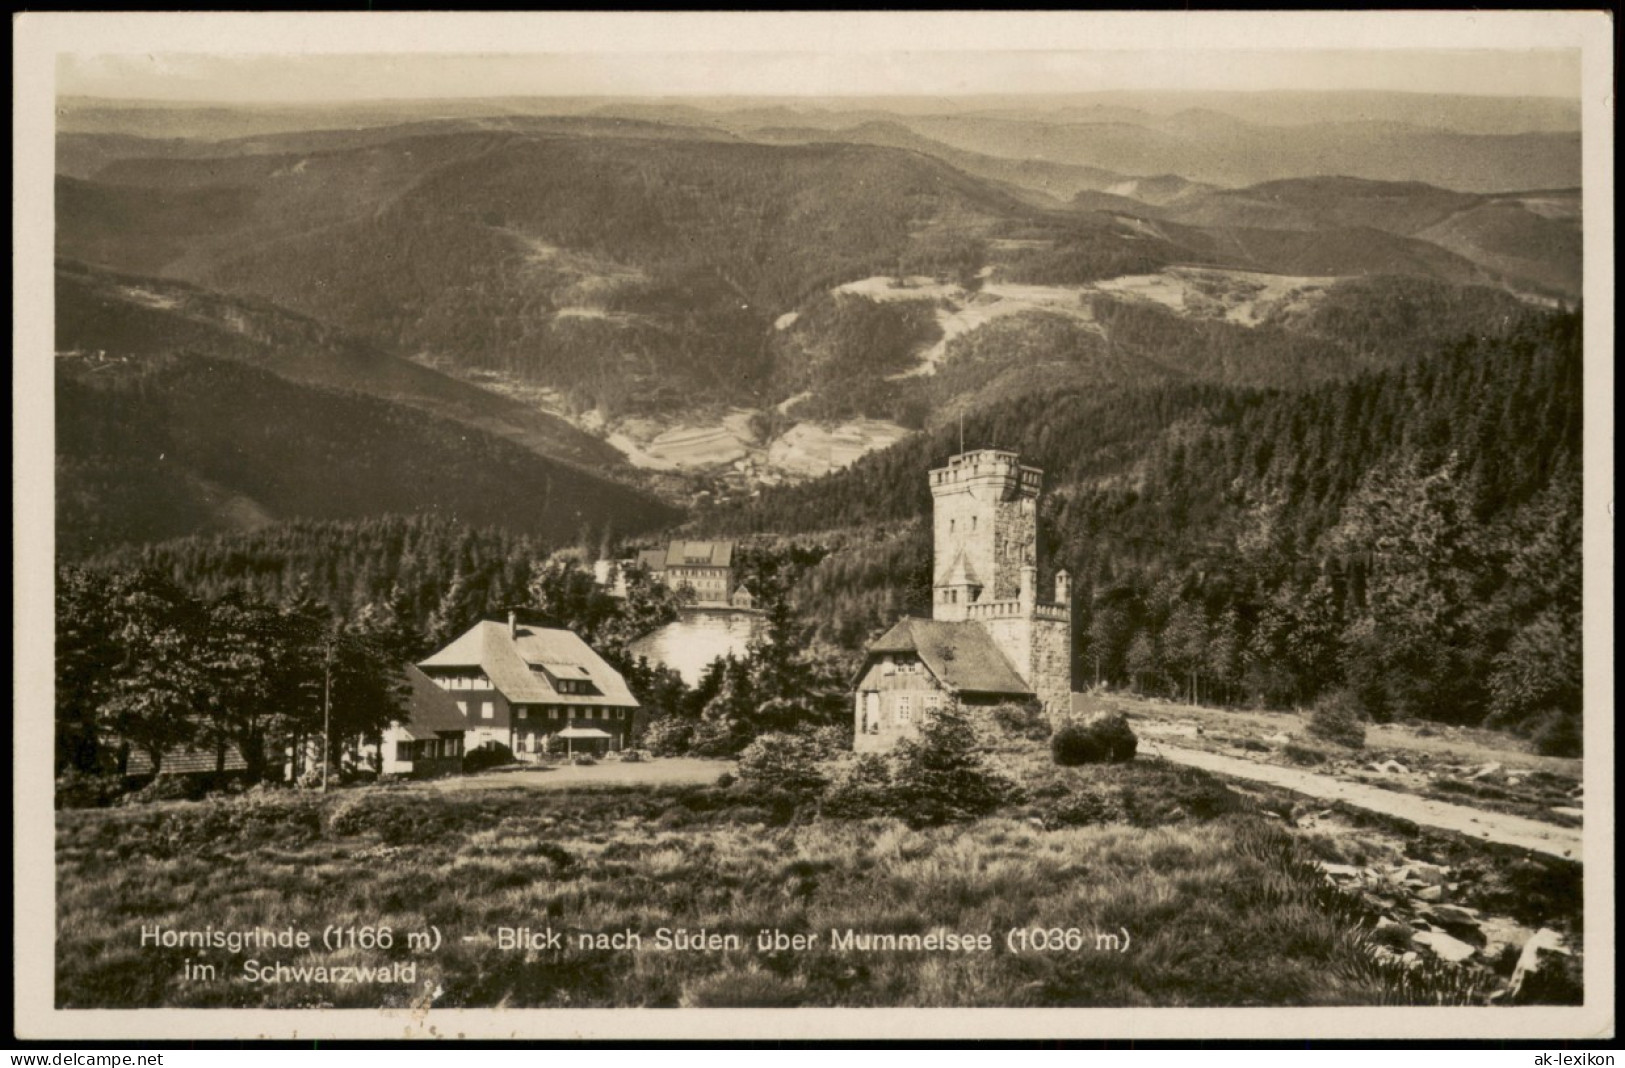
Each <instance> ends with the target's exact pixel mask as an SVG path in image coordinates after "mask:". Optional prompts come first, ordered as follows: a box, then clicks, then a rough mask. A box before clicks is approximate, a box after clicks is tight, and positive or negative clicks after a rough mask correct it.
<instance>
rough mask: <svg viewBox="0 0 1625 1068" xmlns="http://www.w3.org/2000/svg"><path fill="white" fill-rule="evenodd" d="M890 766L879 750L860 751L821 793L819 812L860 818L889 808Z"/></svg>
mask: <svg viewBox="0 0 1625 1068" xmlns="http://www.w3.org/2000/svg"><path fill="white" fill-rule="evenodd" d="M892 807H893V798H892V779H891V768H890V767H888V766H887V764H886V758H885V757H883V756H881V755H880V754H879V753H864V754H863V755H862V756H860V757H858V758H857V759H856V760H854V761H852V763H850V764H848V765H847V766H846V768H845V769H844V770H843V771H842V773H841V775H840V776H839V777H838V778H836V779H835V780H834V781H833V782H831V783H830V784H829V789H827V790H826V791H825V792H824V805H823V809H822V811H823V814H824V815H826V816H831V817H834V818H835V819H845V820H863V819H870V818H871V817H875V816H884V815H887V814H889V813H890V812H891V811H892Z"/></svg>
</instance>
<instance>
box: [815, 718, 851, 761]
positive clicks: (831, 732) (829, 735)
mask: <svg viewBox="0 0 1625 1068" xmlns="http://www.w3.org/2000/svg"><path fill="white" fill-rule="evenodd" d="M807 737H809V738H811V739H812V742H813V744H814V745H815V746H816V747H817V748H818V752H819V753H820V754H821V755H822V756H823V758H824V759H826V760H829V759H833V758H835V757H839V756H844V755H845V754H847V753H850V752H851V751H852V728H851V726H850V725H847V726H835V725H827V726H823V727H817V728H814V729H813V730H811V731H809V732H808V734H807Z"/></svg>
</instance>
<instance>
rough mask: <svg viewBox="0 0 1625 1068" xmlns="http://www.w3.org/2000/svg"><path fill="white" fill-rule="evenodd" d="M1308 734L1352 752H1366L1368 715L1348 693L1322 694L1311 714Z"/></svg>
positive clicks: (1336, 691)
mask: <svg viewBox="0 0 1625 1068" xmlns="http://www.w3.org/2000/svg"><path fill="white" fill-rule="evenodd" d="M1309 733H1310V734H1312V735H1314V736H1315V737H1316V738H1320V739H1323V740H1324V741H1328V742H1331V743H1333V744H1334V745H1341V746H1344V747H1346V748H1349V749H1363V748H1365V711H1364V709H1363V708H1362V707H1361V706H1360V700H1359V698H1357V697H1356V696H1355V695H1354V694H1352V693H1350V692H1349V691H1348V690H1333V691H1332V692H1330V693H1327V694H1322V695H1321V697H1320V699H1319V700H1317V701H1316V702H1315V707H1314V711H1312V712H1310V713H1309Z"/></svg>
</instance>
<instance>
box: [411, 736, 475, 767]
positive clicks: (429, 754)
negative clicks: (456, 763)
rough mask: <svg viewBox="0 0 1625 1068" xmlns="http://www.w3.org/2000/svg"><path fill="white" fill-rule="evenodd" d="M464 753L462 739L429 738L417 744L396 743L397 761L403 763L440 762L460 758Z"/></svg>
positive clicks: (416, 742)
mask: <svg viewBox="0 0 1625 1068" xmlns="http://www.w3.org/2000/svg"><path fill="white" fill-rule="evenodd" d="M462 751H463V740H462V739H461V738H429V739H425V740H422V741H415V742H396V743H395V759H396V760H401V761H408V762H410V761H413V760H438V759H439V758H441V757H454V756H458V755H460V754H461V753H462Z"/></svg>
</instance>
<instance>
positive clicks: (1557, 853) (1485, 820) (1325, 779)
mask: <svg viewBox="0 0 1625 1068" xmlns="http://www.w3.org/2000/svg"><path fill="white" fill-rule="evenodd" d="M1140 752H1141V753H1142V754H1144V755H1149V756H1160V757H1163V758H1164V759H1167V760H1171V761H1173V762H1174V763H1176V764H1186V765H1189V766H1190V767H1193V768H1201V769H1203V770H1204V771H1211V772H1214V773H1216V774H1219V775H1228V776H1231V777H1232V778H1237V779H1250V780H1251V781H1253V782H1261V783H1268V784H1269V785H1271V786H1279V787H1281V788H1283V789H1287V790H1291V791H1292V792H1293V793H1298V794H1304V795H1306V796H1308V797H1315V798H1320V799H1321V800H1324V801H1342V802H1344V803H1346V804H1348V805H1352V806H1353V807H1355V808H1360V809H1365V810H1366V811H1368V812H1378V813H1382V814H1384V815H1388V816H1398V817H1399V818H1400V819H1405V820H1410V821H1411V822H1412V823H1415V824H1418V825H1420V826H1423V827H1432V828H1435V829H1438V830H1444V831H1454V832H1456V833H1458V834H1464V835H1467V836H1468V837H1469V838H1479V839H1483V840H1485V841H1489V842H1498V843H1500V844H1502V845H1510V846H1519V847H1521V848H1524V849H1529V850H1533V851H1535V852H1537V853H1545V854H1547V855H1549V856H1554V857H1566V858H1568V859H1569V860H1575V861H1578V860H1580V857H1581V853H1580V844H1581V832H1580V829H1579V828H1578V827H1559V826H1557V825H1556V824H1551V823H1541V822H1540V821H1538V820H1531V819H1524V818H1523V817H1521V816H1512V815H1507V814H1506V813H1501V812H1485V811H1483V810H1482V809H1476V808H1468V807H1466V806H1465V805H1450V804H1446V803H1445V802H1443V801H1433V800H1430V799H1428V798H1425V797H1417V796H1415V795H1414V794H1402V793H1396V792H1395V791H1393V790H1384V789H1382V788H1381V787H1377V786H1367V785H1365V784H1364V783H1357V782H1345V781H1343V780H1341V779H1334V778H1332V777H1331V776H1329V775H1318V774H1316V773H1315V772H1312V771H1300V770H1299V769H1297V768H1283V767H1278V766H1276V765H1273V764H1260V763H1257V762H1255V761H1251V760H1242V759H1240V758H1238V757H1229V756H1221V755H1220V754H1218V753H1206V752H1202V751H1201V750H1199V749H1182V748H1180V747H1179V746H1175V745H1168V744H1167V743H1166V742H1161V741H1156V740H1152V739H1146V740H1144V741H1143V742H1142V745H1141V749H1140Z"/></svg>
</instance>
